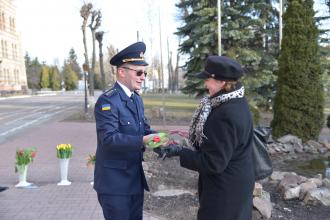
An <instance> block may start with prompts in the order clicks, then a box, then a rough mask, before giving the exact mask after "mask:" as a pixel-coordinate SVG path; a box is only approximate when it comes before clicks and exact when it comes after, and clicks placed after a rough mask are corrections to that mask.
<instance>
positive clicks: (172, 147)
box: [154, 144, 182, 159]
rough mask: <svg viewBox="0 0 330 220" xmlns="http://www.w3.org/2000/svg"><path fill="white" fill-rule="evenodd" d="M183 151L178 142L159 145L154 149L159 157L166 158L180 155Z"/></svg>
mask: <svg viewBox="0 0 330 220" xmlns="http://www.w3.org/2000/svg"><path fill="white" fill-rule="evenodd" d="M181 151H182V147H180V146H179V145H176V144H169V145H167V146H164V147H158V148H155V149H154V152H155V153H157V154H158V158H163V159H165V158H166V157H168V158H171V157H174V156H179V155H180V152H181Z"/></svg>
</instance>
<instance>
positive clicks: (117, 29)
mask: <svg viewBox="0 0 330 220" xmlns="http://www.w3.org/2000/svg"><path fill="white" fill-rule="evenodd" d="M87 2H91V3H92V4H93V6H94V9H97V10H98V9H100V10H101V12H102V25H101V27H100V28H99V29H98V31H104V32H105V34H104V37H103V46H104V47H103V52H106V47H107V46H109V45H113V46H114V47H115V48H117V49H119V50H121V49H123V48H125V47H127V46H128V45H130V44H132V43H134V42H136V41H137V31H139V39H140V40H143V41H144V42H145V43H146V45H147V51H146V57H152V56H156V55H158V56H159V51H160V49H159V48H160V43H159V39H160V35H159V33H160V28H159V20H160V21H161V24H162V25H161V26H162V29H161V33H162V47H163V51H164V52H163V57H164V59H165V58H166V57H167V38H168V41H169V45H170V51H172V52H173V53H174V57H175V54H176V50H177V45H178V38H177V36H175V35H174V34H173V33H174V32H175V31H176V28H177V26H178V25H179V22H178V19H177V17H178V13H179V12H178V10H177V8H176V7H175V2H176V0H94V1H87ZM14 3H15V4H16V7H17V11H16V13H17V30H18V32H19V33H20V35H21V40H22V50H23V53H24V54H25V52H28V53H29V55H30V57H32V58H34V57H38V59H39V61H45V62H46V63H47V64H57V65H60V66H61V65H63V61H64V59H66V58H67V57H68V56H69V51H70V49H71V48H74V50H75V51H76V54H77V55H78V62H79V63H80V64H82V63H83V60H84V57H83V53H84V51H83V48H84V47H83V46H84V45H83V37H82V31H81V26H82V21H83V19H82V18H81V16H80V8H81V6H82V5H83V3H84V1H83V0H56V1H54V0H29V1H27V0H14ZM159 18H160V19H159ZM87 34H88V35H87V37H88V39H87V44H88V45H89V51H88V54H89V57H90V58H91V56H92V55H91V54H92V49H91V46H92V45H91V44H92V43H91V39H90V29H89V28H88V29H87ZM96 47H97V48H98V44H97V42H96ZM96 53H97V54H98V51H97V52H96ZM164 62H165V60H164Z"/></svg>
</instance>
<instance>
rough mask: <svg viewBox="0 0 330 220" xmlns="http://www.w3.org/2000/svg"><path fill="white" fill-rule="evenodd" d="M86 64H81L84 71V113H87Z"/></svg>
mask: <svg viewBox="0 0 330 220" xmlns="http://www.w3.org/2000/svg"><path fill="white" fill-rule="evenodd" d="M88 69H89V68H88V65H87V64H86V63H84V64H83V71H84V85H85V113H87V77H86V75H87V74H88Z"/></svg>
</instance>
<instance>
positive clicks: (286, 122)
mask: <svg viewBox="0 0 330 220" xmlns="http://www.w3.org/2000/svg"><path fill="white" fill-rule="evenodd" d="M314 14H315V12H314V11H313V1H312V0H289V1H288V8H287V10H286V12H285V14H284V17H283V22H284V24H285V26H284V29H283V39H282V50H281V52H280V57H279V71H278V80H277V93H276V96H275V102H274V119H273V121H272V123H271V126H272V128H273V135H274V136H275V137H280V136H282V135H285V134H293V135H296V136H298V137H300V138H302V139H303V140H304V141H306V140H309V139H316V138H317V137H318V135H319V132H320V130H321V128H322V125H323V123H324V118H323V106H324V99H323V86H322V82H321V77H322V75H321V74H322V71H321V68H320V58H319V47H318V42H317V40H318V34H319V32H318V29H317V27H316V25H315V20H314Z"/></svg>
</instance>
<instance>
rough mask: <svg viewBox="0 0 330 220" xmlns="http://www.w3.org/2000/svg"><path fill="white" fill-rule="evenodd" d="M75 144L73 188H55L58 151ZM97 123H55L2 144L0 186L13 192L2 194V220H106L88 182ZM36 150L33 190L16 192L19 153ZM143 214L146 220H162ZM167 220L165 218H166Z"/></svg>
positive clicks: (30, 173)
mask: <svg viewBox="0 0 330 220" xmlns="http://www.w3.org/2000/svg"><path fill="white" fill-rule="evenodd" d="M59 143H71V144H72V145H73V146H75V148H74V152H73V157H72V158H71V160H70V167H69V180H70V181H72V185H70V186H57V185H56V184H57V182H59V164H58V159H57V158H56V150H55V146H56V145H57V144H59ZM95 144H96V134H95V125H94V124H93V123H75V122H54V123H53V122H52V123H49V124H43V125H39V126H37V127H35V128H34V129H33V130H30V131H26V132H24V134H19V135H17V136H16V137H13V138H11V139H10V140H9V141H7V142H6V143H4V144H1V145H0V152H1V153H0V157H1V159H0V185H1V186H8V187H9V189H8V190H6V191H4V192H1V193H0V219H1V220H19V219H22V220H36V219H42V220H51V219H61V220H66V219H67V220H69V219H70V220H75V219H77V220H78V219H79V220H84V219H86V220H87V219H93V220H94V219H95V220H97V219H103V214H102V211H101V208H100V206H99V204H98V202H97V198H96V193H95V191H94V190H93V188H92V186H91V185H90V182H91V181H92V180H93V170H92V169H89V168H87V167H86V158H87V156H88V155H89V154H93V153H94V152H95V149H96V146H95ZM26 147H36V148H37V151H38V152H37V156H36V158H35V161H34V162H33V163H32V164H31V165H30V166H29V169H28V181H29V182H32V183H34V184H35V185H37V186H38V187H37V188H35V189H19V188H15V187H14V186H15V184H16V183H17V181H18V176H17V174H16V173H15V172H14V166H15V151H16V149H17V148H26ZM160 219H163V218H161V217H159V216H155V215H152V214H151V213H144V220H160ZM163 220H164V219H163Z"/></svg>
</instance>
